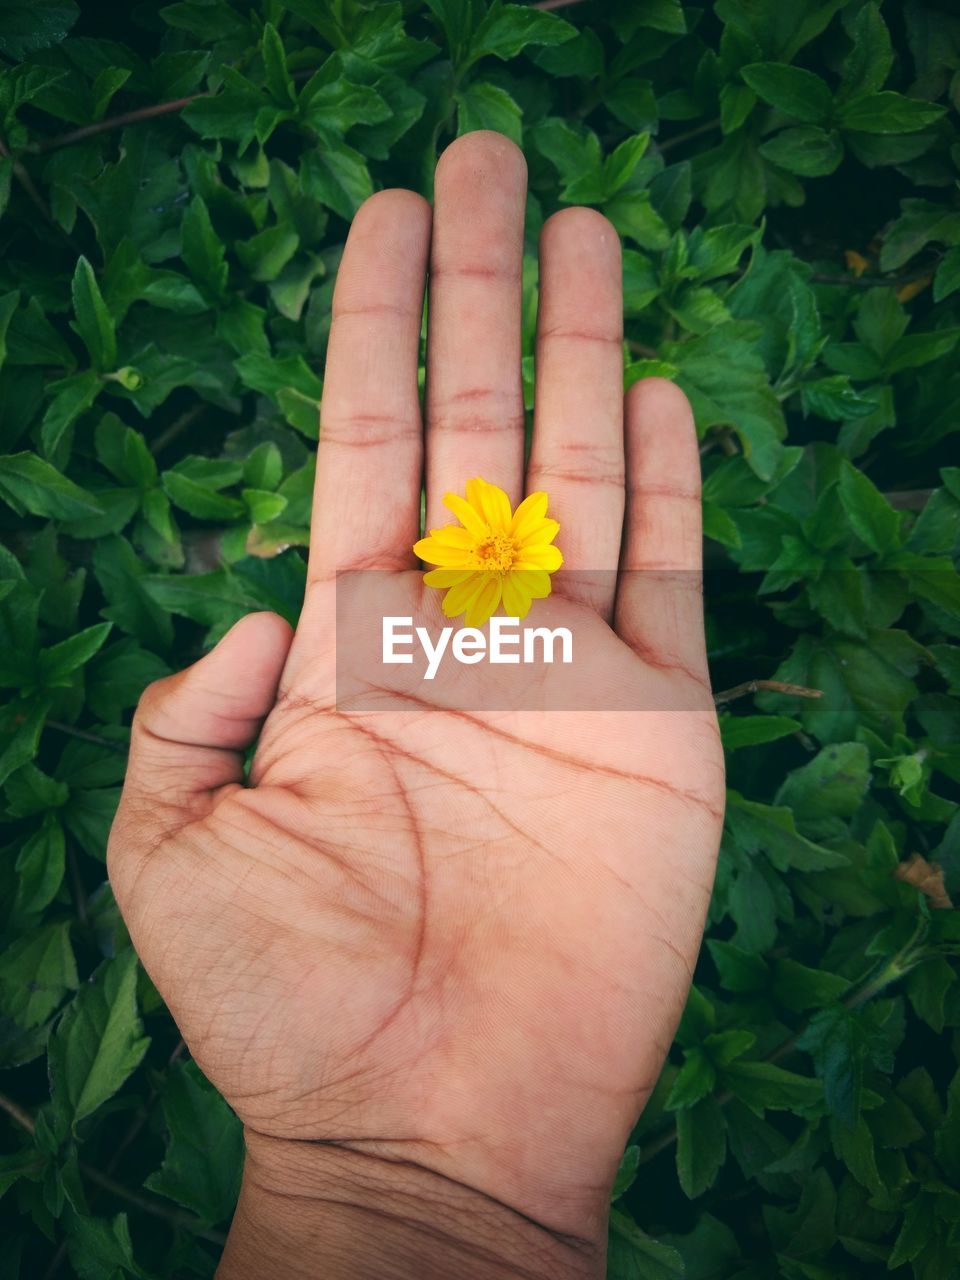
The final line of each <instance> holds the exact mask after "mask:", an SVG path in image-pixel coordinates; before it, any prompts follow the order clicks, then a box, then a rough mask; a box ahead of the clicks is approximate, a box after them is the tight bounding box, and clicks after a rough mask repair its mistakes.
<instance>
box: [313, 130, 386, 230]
mask: <svg viewBox="0 0 960 1280" xmlns="http://www.w3.org/2000/svg"><path fill="white" fill-rule="evenodd" d="M300 181H301V183H302V185H303V190H304V193H305V194H306V195H308V196H310V197H311V198H312V199H314V200H319V201H320V203H321V204H324V205H326V206H327V208H329V209H332V210H333V212H334V213H336V214H339V215H340V217H341V218H345V219H346V220H347V221H349V220H350V219H351V218H353V216H354V214H355V213H356V212H357V210H358V209H359V208H360V205H361V204H362V203H363V202H364V200H366V199H367V197H368V196H371V195H373V179H372V178H371V177H370V170H369V169H368V168H367V165H366V161H365V160H364V158H363V156H362V155H361V153H360V152H359V151H356V150H354V148H353V147H350V146H348V145H347V144H346V143H345V142H340V143H337V144H334V145H330V146H325V147H324V148H323V149H322V150H321V149H320V148H315V149H314V150H312V151H308V152H307V153H306V155H305V156H304V157H303V159H302V161H301V165H300Z"/></svg>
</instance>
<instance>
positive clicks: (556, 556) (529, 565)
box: [513, 547, 563, 573]
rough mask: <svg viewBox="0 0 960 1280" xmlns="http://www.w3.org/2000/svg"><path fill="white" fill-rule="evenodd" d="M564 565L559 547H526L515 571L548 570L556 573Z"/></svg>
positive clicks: (518, 558)
mask: <svg viewBox="0 0 960 1280" xmlns="http://www.w3.org/2000/svg"><path fill="white" fill-rule="evenodd" d="M562 564H563V556H562V555H561V554H560V549H559V547H524V549H523V550H522V551H521V552H520V554H519V556H518V557H517V562H516V564H515V565H514V566H513V567H514V569H546V571H547V573H555V572H556V571H557V569H559V568H560V566H561V565H562Z"/></svg>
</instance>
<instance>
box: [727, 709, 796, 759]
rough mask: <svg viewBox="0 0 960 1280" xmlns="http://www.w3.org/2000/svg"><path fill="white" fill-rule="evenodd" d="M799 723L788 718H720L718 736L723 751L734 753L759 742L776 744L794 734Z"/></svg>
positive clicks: (730, 716) (729, 716) (728, 716)
mask: <svg viewBox="0 0 960 1280" xmlns="http://www.w3.org/2000/svg"><path fill="white" fill-rule="evenodd" d="M799 728H800V721H799V720H794V719H792V718H791V717H790V716H734V715H729V714H728V715H722V716H721V717H720V734H721V737H722V739H723V746H724V750H726V751H736V750H737V749H738V748H739V747H753V746H756V745H757V744H758V743H761V742H776V741H777V739H778V738H785V737H787V736H788V735H789V734H791V733H796V731H797V730H798V729H799Z"/></svg>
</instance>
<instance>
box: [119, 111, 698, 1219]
mask: <svg viewBox="0 0 960 1280" xmlns="http://www.w3.org/2000/svg"><path fill="white" fill-rule="evenodd" d="M525 187H526V170H525V165H524V161H523V156H522V154H521V153H520V151H519V150H518V149H517V148H516V147H515V146H513V144H512V143H510V142H509V141H508V140H507V139H505V138H503V137H502V136H500V135H499V134H493V133H486V132H478V133H474V134H469V135H466V136H465V137H463V138H461V139H458V140H457V141H456V142H455V143H453V144H452V145H451V146H450V147H449V148H448V149H447V151H446V152H445V153H444V155H443V157H442V158H441V160H440V162H439V164H438V167H437V175H436V191H435V208H434V209H433V210H431V208H430V206H429V204H428V203H427V202H426V201H425V200H423V199H422V198H421V197H419V196H417V195H415V194H414V193H412V192H409V191H404V190H400V189H395V190H390V191H384V192H380V193H378V194H377V195H375V196H373V197H371V198H370V199H369V200H368V201H367V202H366V203H365V204H364V205H363V206H362V207H361V209H360V211H359V212H358V214H357V216H356V218H355V220H354V222H353V224H352V227H351V230H350V235H349V238H348V241H347V245H346V248H345V251H344V257H343V261H342V263H341V266H340V271H339V275H338V278H337V285H336V293H335V297H334V303H333V323H332V329H331V334H330V342H329V348H328V354H327V365H326V373H325V382H324V392H323V405H322V409H321V424H322V426H321V435H320V445H319V450H318V467H317V481H316V493H315V505H314V519H313V530H312V538H313V542H312V546H311V552H310V565H309V573H308V589H307V597H306V601H305V605H304V610H303V614H302V617H301V621H300V624H299V626H298V629H297V632H296V635H295V636H294V637H292V641H291V635H290V631H289V628H288V627H287V626H286V624H285V623H283V622H282V621H281V620H280V619H278V618H276V617H274V616H273V615H270V614H258V615H254V616H253V617H250V618H247V619H244V620H243V622H241V623H240V624H238V625H237V627H235V628H234V629H233V630H232V631H231V632H230V633H229V634H228V635H227V637H225V639H224V640H223V641H221V643H220V645H219V646H218V647H217V648H216V649H215V650H214V651H213V653H211V654H210V655H208V656H207V657H206V658H204V659H202V660H201V662H199V663H198V664H196V665H195V666H194V667H193V668H190V669H189V670H188V671H186V672H183V673H180V674H179V675H177V676H174V677H171V678H169V679H168V680H165V681H161V682H159V683H158V684H157V685H154V686H152V687H151V688H150V689H149V690H148V691H147V692H146V694H145V695H144V698H143V700H142V702H141V705H140V708H139V709H138V712H137V716H136V719H135V723H134V738H133V743H132V751H131V765H130V771H129V774H128V779H127V783H126V786H125V789H124V794H123V799H122V802H121V806H120V810H119V812H118V816H117V820H116V823H115V825H114V829H113V832H112V834H111V841H110V848H109V869H110V877H111V881H112V883H113V884H114V887H115V891H116V894H117V899H118V902H119V904H120V907H121V910H122V912H123V914H124V917H125V919H126V921H127V922H128V924H129V927H130V930H131V935H132V937H133V941H134V944H135V945H136V947H137V950H138V952H139V953H140V955H141V957H142V959H143V962H144V964H145V966H146V968H147V970H148V972H149V973H150V975H151V976H152V978H153V979H154V981H155V983H156V985H157V987H158V988H159V990H160V992H161V993H162V995H163V996H164V998H165V999H166V1001H167V1003H168V1005H169V1007H170V1009H171V1012H172V1013H173V1015H174V1017H175V1018H176V1020H177V1022H178V1024H179V1025H180V1027H181V1029H182V1032H183V1035H184V1037H185V1039H186V1041H187V1044H188V1046H189V1048H190V1050H191V1052H192V1053H193V1055H194V1056H195V1057H196V1059H197V1061H198V1062H199V1064H200V1066H201V1067H202V1068H203V1070H204V1071H205V1072H206V1073H207V1075H208V1076H209V1077H210V1078H211V1079H212V1080H213V1081H214V1083H215V1084H216V1085H217V1086H218V1088H219V1089H220V1090H221V1091H222V1092H223V1093H224V1095H225V1096H226V1098H227V1099H228V1100H229V1101H230V1103H231V1104H232V1105H233V1107H234V1108H235V1110H236V1111H237V1113H238V1115H239V1116H240V1117H241V1119H242V1120H243V1122H244V1124H245V1126H246V1127H247V1131H248V1140H255V1139H256V1135H268V1136H270V1137H277V1138H295V1139H304V1138H312V1139H322V1140H325V1141H335V1142H338V1143H341V1144H345V1145H349V1146H353V1147H356V1148H357V1149H361V1148H364V1149H370V1150H375V1151H383V1152H387V1153H389V1152H391V1151H402V1152H403V1155H404V1158H405V1159H414V1160H416V1161H417V1162H418V1163H420V1164H422V1165H425V1166H427V1167H429V1168H432V1169H434V1170H436V1171H437V1172H439V1173H441V1174H444V1175H447V1176H449V1177H451V1178H454V1179H456V1180H457V1181H458V1182H462V1183H466V1184H468V1185H470V1186H471V1187H476V1188H478V1189H479V1190H481V1191H482V1192H485V1193H487V1194H489V1195H494V1196H496V1197H497V1199H499V1200H500V1201H503V1202H505V1203H507V1204H509V1205H511V1206H512V1207H513V1208H515V1209H516V1210H518V1211H519V1212H521V1213H523V1214H525V1215H529V1216H530V1217H532V1218H534V1219H536V1220H537V1221H541V1222H546V1223H547V1224H548V1225H549V1226H550V1227H551V1228H552V1229H556V1230H558V1231H570V1232H578V1231H579V1232H582V1233H588V1230H589V1228H588V1225H587V1224H589V1223H591V1222H593V1221H595V1220H596V1219H598V1218H599V1216H600V1215H601V1214H602V1209H603V1206H604V1204H605V1202H606V1198H607V1195H608V1192H609V1186H610V1182H611V1180H612V1177H613V1174H614V1172H615V1169H616V1165H617V1160H618V1158H619V1155H620V1153H621V1151H622V1147H623V1143H624V1141H625V1139H626V1137H627V1135H628V1134H629V1131H630V1129H631V1127H632V1125H633V1123H634V1122H635V1119H636V1117H637V1115H638V1114H639V1111H640V1109H641V1108H642V1105H643V1102H644V1100H645V1096H646V1092H647V1091H648V1090H649V1089H650V1088H651V1087H652V1085H653V1083H654V1082H655V1081H656V1078H657V1075H658V1073H659V1069H660V1066H661V1064H662V1061H663V1057H664V1054H665V1053H666V1051H667V1048H668V1046H669V1043H670V1040H671V1038H672V1035H673V1031H674V1028H675V1025H676V1021H677V1019H678V1017H679V1014H680V1011H681V1009H682V1006H683V1002H684V999H685V996H686V992H687V989H688V986H689V982H690V977H691V974H692V970H693V964H694V961H695V958H696V953H697V950H698V948H699V945H700V939H701V935H702V930H703V923H704V918H705V913H706V908H707V902H708V899H709V895H710V890H711V886H712V881H713V872H714V865H715V858H716V851H717V844H718V840H719V829H720V822H721V817H722V804H723V765H722V755H721V752H720V749H719V743H718V734H717V725H716V717H715V714H714V711H713V704H712V700H711V698H710V693H709V684H708V679H707V672H706V663H705V656H704V645H703V622H702V613H701V597H700V593H699V564H700V516H699V465H698V455H697V448H696V439H695V436H694V433H693V427H692V423H691V420H690V414H689V408H688V406H687V404H686V401H685V400H684V398H683V396H682V395H681V394H680V393H679V392H678V391H677V390H676V389H675V388H674V387H672V386H671V385H670V384H668V383H663V382H660V381H659V380H650V381H648V382H641V383H638V384H636V385H635V386H634V387H633V388H631V390H630V391H629V392H628V394H627V396H626V398H624V396H623V392H622V369H623V360H622V302H621V293H620V288H621V286H620V279H621V266H620V248H619V242H618V239H617V236H616V233H615V231H614V230H613V228H612V227H611V225H610V224H609V223H608V222H607V221H606V219H604V218H603V217H602V216H601V215H599V214H598V213H596V212H594V211H591V210H588V209H583V208H575V209H569V210H564V211H562V212H561V213H559V214H556V215H554V216H553V217H551V218H550V219H548V220H547V222H546V223H545V225H544V228H543V231H542V233H541V245H540V248H541V271H540V280H541V299H540V310H539V316H538V332H537V358H536V408H535V415H534V437H533V445H532V450H531V456H530V460H529V464H528V466H527V468H526V482H525V483H524V466H523V463H524V457H523V454H524V445H523V403H522V395H521V382H520V368H519V355H520V278H521V275H520V273H521V254H522V240H523V210H524V199H525ZM428 262H429V271H430V296H429V330H428V372H427V395H426V419H427V422H426V491H427V527H428V528H430V527H434V526H436V525H438V524H440V523H444V522H445V518H444V516H443V514H442V512H441V508H440V500H441V499H442V496H443V493H444V492H445V491H448V490H454V491H459V492H462V490H463V485H464V482H465V480H466V479H467V478H468V477H469V476H473V475H482V476H484V477H485V478H486V479H488V480H490V481H491V482H493V483H496V484H499V485H501V486H502V487H503V488H504V489H505V490H506V491H507V492H508V494H509V495H510V496H511V499H512V500H513V502H514V503H516V502H517V501H519V499H520V498H521V497H522V495H523V493H524V491H525V490H526V491H531V490H533V489H545V490H546V491H547V492H548V493H549V494H550V512H551V514H552V515H554V516H555V517H556V518H557V519H558V520H559V521H560V534H559V535H558V538H557V543H558V545H559V546H560V547H561V549H562V550H563V552H564V557H565V567H564V569H563V570H561V571H560V573H559V574H558V575H557V576H556V577H555V578H554V595H553V596H551V597H550V598H549V599H548V600H546V601H538V602H535V603H534V607H533V614H532V615H531V619H530V621H531V622H532V623H536V624H538V625H547V626H550V627H556V626H568V627H569V628H570V629H571V630H572V631H573V633H574V636H575V641H576V650H575V659H574V663H573V664H572V665H571V667H570V668H563V667H559V666H553V667H548V666H544V667H542V668H540V669H538V670H537V671H536V672H535V673H527V672H526V671H525V672H524V678H525V679H527V680H528V682H532V685H535V686H536V687H537V689H538V691H539V692H538V697H539V698H540V700H541V706H540V709H538V708H537V706H536V705H535V703H536V700H535V699H531V700H530V701H529V702H524V703H522V704H521V703H517V702H516V701H511V700H510V694H509V685H508V684H507V685H504V686H503V687H502V688H500V687H498V686H497V681H498V680H499V679H500V677H499V676H498V675H497V674H496V673H495V672H494V670H493V669H491V668H489V667H487V666H486V665H482V666H476V667H465V668H463V670H462V672H460V673H458V676H457V681H458V684H457V688H458V689H459V690H460V692H461V693H462V692H463V690H464V689H473V690H474V691H475V694H474V695H471V696H475V701H474V702H472V703H471V702H470V701H469V698H468V699H467V701H466V702H464V701H460V702H457V703H455V704H454V703H451V702H450V701H449V699H448V693H449V686H448V685H446V686H436V687H435V686H431V685H428V684H427V683H426V682H423V681H420V680H419V679H414V678H413V677H412V676H411V678H410V679H409V680H406V681H398V680H397V679H396V678H393V677H392V683H390V687H389V689H386V687H384V689H381V688H380V686H379V684H378V677H375V675H374V672H373V669H372V668H371V667H370V666H369V664H368V665H366V666H364V665H362V664H361V663H360V662H359V660H357V662H355V663H354V666H353V669H352V670H351V667H350V657H351V655H350V654H349V653H348V654H345V652H344V649H345V648H346V647H347V646H346V645H345V639H344V637H345V628H346V624H345V621H344V614H343V609H342V597H341V610H340V613H339V626H338V624H337V618H338V610H337V604H338V601H337V591H338V590H340V591H341V592H342V591H343V589H344V587H343V579H342V578H341V585H340V586H339V588H338V583H337V572H338V570H339V571H340V572H341V574H342V572H343V571H344V570H355V571H357V574H358V575H360V578H361V580H362V579H363V575H364V574H372V575H373V578H371V579H367V581H374V580H375V581H376V584H377V591H378V597H379V603H378V608H379V609H380V611H381V612H382V613H383V614H391V615H406V616H411V617H412V618H413V620H414V625H417V624H420V625H424V626H426V627H428V628H430V629H431V630H433V631H434V632H435V631H436V629H437V628H438V627H439V626H440V625H441V622H442V618H441V614H440V611H439V606H438V596H437V593H436V592H433V591H431V590H430V589H428V588H424V587H423V585H422V575H421V573H420V572H419V571H418V570H417V567H416V561H415V560H414V558H413V556H412V551H411V547H412V545H413V543H414V542H415V541H416V539H417V537H418V536H419V516H420V489H421V481H422V475H423V431H422V427H421V419H420V410H419V404H418V391H417V360H418V344H419V333H420V325H421V311H422V300H423V290H424V280H425V274H426V271H427V267H428ZM338 630H339V632H340V652H339V655H338V650H337V635H338ZM401 670H402V671H404V672H406V671H407V669H405V668H404V669H401ZM508 670H509V671H513V672H515V671H516V669H508ZM345 672H349V674H350V678H351V680H352V682H353V686H352V687H356V688H360V687H362V688H363V689H365V690H367V691H369V696H368V699H367V701H366V702H364V703H363V704H362V705H363V709H357V708H356V707H355V706H354V705H352V704H351V703H350V702H349V701H344V700H343V699H340V700H338V683H337V681H338V678H339V679H340V680H341V681H342V680H343V679H344V673H345ZM380 674H381V675H382V673H380ZM513 678H514V679H516V678H517V677H516V675H514V676H513ZM470 682H473V683H470ZM385 686H386V682H385ZM445 690H446V692H445ZM381 696H382V702H380V703H378V702H377V698H378V697H381ZM261 726H262V728H261ZM258 732H259V733H260V737H259V744H258V747H257V751H256V755H255V758H254V761H253V765H252V768H251V772H250V778H249V784H248V785H244V784H243V780H242V764H241V760H242V757H241V752H242V749H243V748H244V747H246V746H247V745H248V744H249V743H250V742H251V741H252V740H253V739H254V738H255V737H256V735H257V733H258Z"/></svg>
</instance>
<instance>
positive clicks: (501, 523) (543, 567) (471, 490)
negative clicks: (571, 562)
mask: <svg viewBox="0 0 960 1280" xmlns="http://www.w3.org/2000/svg"><path fill="white" fill-rule="evenodd" d="M443 505H444V506H445V507H448V508H449V510H451V511H452V512H453V514H454V515H455V516H456V517H457V519H458V520H459V521H460V523H459V524H445V525H444V526H443V528H442V529H431V530H430V536H429V537H428V538H421V539H420V541H419V542H416V543H414V547H413V550H414V554H415V555H417V556H419V557H420V559H421V560H425V561H426V562H427V563H428V564H434V565H437V568H436V569H431V570H430V571H429V572H428V573H425V574H424V576H423V580H424V582H425V583H426V584H427V586H428V587H439V588H441V589H443V588H446V589H447V593H446V595H445V596H444V597H443V612H444V613H445V614H446V615H447V617H448V618H456V617H458V616H459V615H460V614H464V615H465V622H466V625H467V626H468V627H482V626H483V624H484V623H485V622H486V621H487V620H488V619H489V618H490V617H492V615H493V614H494V613H496V611H497V608H498V607H499V606H501V605H502V606H503V611H504V613H505V614H506V615H507V617H508V618H525V617H526V616H527V614H528V613H529V612H530V605H531V603H532V602H533V601H534V600H542V599H543V598H544V597H545V596H548V595H549V594H550V574H551V573H555V572H556V570H557V569H559V568H560V566H561V565H562V564H563V556H562V555H561V554H560V552H559V550H558V549H557V548H556V547H554V546H551V543H552V542H553V540H554V538H555V537H556V536H557V531H558V530H559V528H560V526H559V524H557V522H556V520H549V519H547V495H546V494H545V493H531V494H528V496H527V497H526V498H524V500H523V501H522V502H521V503H520V505H519V506H518V507H517V509H516V511H511V510H510V499H509V498H508V497H507V495H506V494H505V493H504V491H503V490H502V489H498V488H497V486H496V485H495V484H488V483H487V481H486V480H481V479H480V478H479V476H478V477H477V478H476V479H474V480H468V481H467V497H466V501H464V499H463V498H461V497H460V495H459V494H456V493H447V494H444V498H443Z"/></svg>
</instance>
